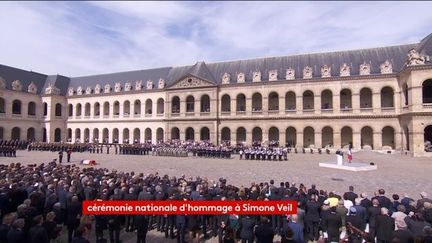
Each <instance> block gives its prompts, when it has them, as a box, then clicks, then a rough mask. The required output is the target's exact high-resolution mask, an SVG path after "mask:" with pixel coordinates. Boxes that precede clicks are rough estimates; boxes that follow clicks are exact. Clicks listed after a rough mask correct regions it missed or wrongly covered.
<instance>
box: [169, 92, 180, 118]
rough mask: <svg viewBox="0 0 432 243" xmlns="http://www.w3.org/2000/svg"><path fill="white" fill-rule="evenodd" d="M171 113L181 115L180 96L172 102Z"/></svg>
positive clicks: (175, 97)
mask: <svg viewBox="0 0 432 243" xmlns="http://www.w3.org/2000/svg"><path fill="white" fill-rule="evenodd" d="M171 113H173V114H179V113H180V98H179V97H178V96H174V97H173V98H172V102H171Z"/></svg>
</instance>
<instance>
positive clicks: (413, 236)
mask: <svg viewBox="0 0 432 243" xmlns="http://www.w3.org/2000/svg"><path fill="white" fill-rule="evenodd" d="M0 178H1V179H0V214H1V217H2V219H3V221H2V224H1V225H0V242H2V243H3V242H7V243H21V242H29V243H49V242H63V241H62V240H61V239H63V238H67V242H72V243H87V242H96V243H99V242H107V240H106V238H108V239H109V242H113V243H119V242H121V238H124V237H125V234H129V235H130V236H128V238H130V237H136V240H137V242H145V239H146V237H147V232H148V231H150V230H157V231H159V232H161V233H162V235H164V236H165V237H166V238H172V239H177V242H180V243H183V242H189V243H191V242H199V240H200V239H208V238H211V237H216V239H217V241H218V242H221V243H232V242H238V241H239V240H241V241H242V242H255V241H256V242H259V243H271V242H273V240H274V239H275V236H276V235H279V237H280V239H281V242H284V243H286V242H297V243H303V242H308V241H312V242H317V241H319V242H340V240H343V241H346V242H354V243H357V242H375V241H376V242H380V243H381V242H407V243H411V242H426V243H428V242H432V229H431V223H432V200H431V199H429V198H428V196H427V194H426V193H425V192H422V193H421V194H420V198H419V199H418V200H414V199H413V198H410V197H409V196H408V195H404V196H403V197H399V196H398V195H396V194H394V195H392V197H391V198H389V197H387V195H386V192H385V190H383V189H380V190H378V191H377V192H376V193H375V195H374V196H373V197H372V198H369V197H368V196H367V194H366V193H361V194H357V193H355V191H354V188H353V187H349V190H348V191H347V192H345V193H343V194H341V195H339V194H337V193H335V192H330V193H327V192H325V191H323V190H319V189H318V188H317V187H316V186H315V185H312V186H311V187H310V188H306V186H305V185H303V184H296V183H289V182H281V183H280V184H279V185H277V184H275V182H274V181H273V180H270V181H268V182H253V183H251V185H250V186H247V187H243V186H242V187H237V186H234V185H231V184H228V183H227V180H226V179H224V178H220V179H219V180H217V181H212V180H209V179H204V178H202V177H196V178H191V177H186V176H184V175H182V176H180V177H173V176H171V177H170V176H168V175H159V174H158V173H154V174H147V175H144V174H143V173H136V172H120V171H116V170H111V171H110V170H108V169H105V168H95V167H86V168H80V167H78V166H75V165H61V164H57V163H55V162H51V163H48V164H39V165H36V164H34V165H26V166H24V165H21V164H19V163H11V164H9V165H0ZM83 200H128V201H130V200H146V201H152V200H192V201H199V200H207V201H217V200H252V201H261V200H282V201H284V200H295V201H296V202H297V203H298V211H297V214H294V215H259V216H249V215H242V216H239V215H214V216H212V215H96V216H89V215H83V213H82V206H81V205H82V201H83ZM123 230H124V232H123ZM65 231H66V232H67V234H66V233H65V234H63V232H65ZM107 231H108V232H107ZM92 232H95V234H91V233H92ZM94 235H95V236H94ZM93 237H95V238H93ZM60 238H61V239H60Z"/></svg>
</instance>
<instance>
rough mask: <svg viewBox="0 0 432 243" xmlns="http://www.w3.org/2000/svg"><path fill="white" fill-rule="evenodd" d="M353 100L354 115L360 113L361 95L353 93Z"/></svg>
mask: <svg viewBox="0 0 432 243" xmlns="http://www.w3.org/2000/svg"><path fill="white" fill-rule="evenodd" d="M351 99H352V100H351V101H352V109H353V113H355V114H357V113H360V93H353V94H352V97H351ZM353 143H354V142H353ZM353 146H354V144H353Z"/></svg>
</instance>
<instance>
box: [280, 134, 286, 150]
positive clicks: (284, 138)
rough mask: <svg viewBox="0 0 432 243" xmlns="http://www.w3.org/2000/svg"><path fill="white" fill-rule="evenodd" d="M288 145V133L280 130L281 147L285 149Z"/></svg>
mask: <svg viewBox="0 0 432 243" xmlns="http://www.w3.org/2000/svg"><path fill="white" fill-rule="evenodd" d="M285 143H286V133H285V131H283V130H282V131H281V130H279V146H282V147H285Z"/></svg>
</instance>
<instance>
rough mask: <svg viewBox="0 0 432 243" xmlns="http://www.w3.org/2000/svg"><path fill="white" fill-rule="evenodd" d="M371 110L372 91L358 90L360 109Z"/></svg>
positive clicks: (367, 89)
mask: <svg viewBox="0 0 432 243" xmlns="http://www.w3.org/2000/svg"><path fill="white" fill-rule="evenodd" d="M370 108H372V90H371V89H369V88H363V89H361V90H360V109H370Z"/></svg>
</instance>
